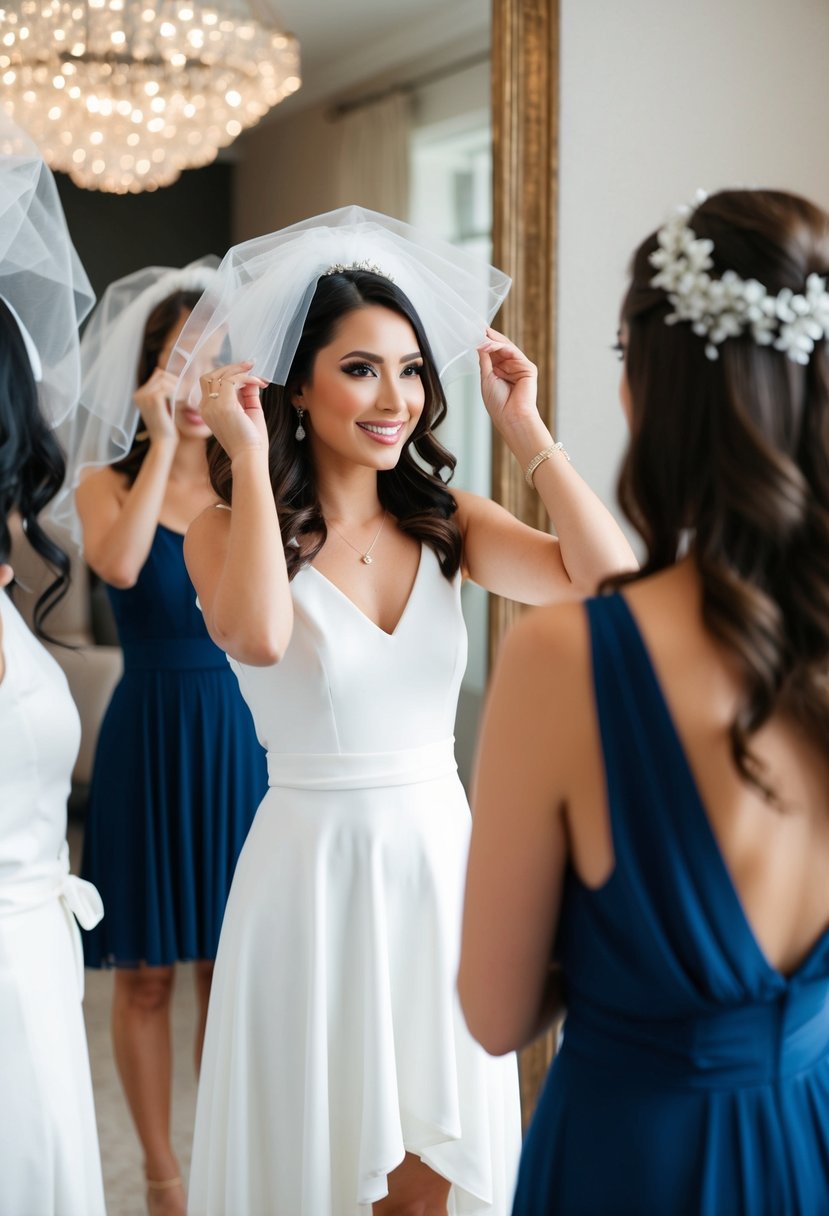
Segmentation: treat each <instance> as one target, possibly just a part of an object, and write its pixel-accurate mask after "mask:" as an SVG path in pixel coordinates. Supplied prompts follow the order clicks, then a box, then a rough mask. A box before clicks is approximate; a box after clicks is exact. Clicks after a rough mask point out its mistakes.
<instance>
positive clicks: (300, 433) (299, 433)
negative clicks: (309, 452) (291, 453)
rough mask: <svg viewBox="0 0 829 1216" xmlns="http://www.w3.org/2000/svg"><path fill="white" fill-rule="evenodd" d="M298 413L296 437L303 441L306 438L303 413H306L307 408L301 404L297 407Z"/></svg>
mask: <svg viewBox="0 0 829 1216" xmlns="http://www.w3.org/2000/svg"><path fill="white" fill-rule="evenodd" d="M296 413H297V422H298V425H297V428H296V430H295V431H294V438H295V439H298V440H299V441H300V443H301V442H302V440H303V439H304V438H305V427H304V426H303V425H302V415H303V414H304V413H305V410H304V409H303V408H302V406H301V405H300V406H298V407H297V412H296Z"/></svg>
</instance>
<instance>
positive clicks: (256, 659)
mask: <svg viewBox="0 0 829 1216" xmlns="http://www.w3.org/2000/svg"><path fill="white" fill-rule="evenodd" d="M209 632H210V636H211V637H212V638H213V641H214V642H215V643H216V645H217V646H219V647H220V648H221V649H222V650H223V651H224V652H225V654H227V655H229V656H230V658H231V659H235V660H236V661H237V662H238V663H244V664H245V666H246V667H274V666H275V665H276V664H277V663H281V662H282V659H283V658H284V657H285V652H286V650H287V649H288V644H289V642H290V640H291V630H290V629H285V628H284V627H282V628H279V627H269V626H262V627H260V628H254V629H239V628H238V626H237V627H236V628H235V629H234V628H230V629H226V630H225V629H222V628H221V625H219V624H218V623H216V622H214V624H213V627H212V628H211V629H210V631H209Z"/></svg>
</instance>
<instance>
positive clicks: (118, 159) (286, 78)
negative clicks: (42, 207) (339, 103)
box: [0, 0, 300, 194]
mask: <svg viewBox="0 0 829 1216" xmlns="http://www.w3.org/2000/svg"><path fill="white" fill-rule="evenodd" d="M0 80H2V82H3V85H4V89H3V92H2V95H0V96H1V97H2V101H3V103H4V105H5V106H6V109H7V110H8V111H9V112H10V113H11V115H12V116H13V117H14V118H15V119H16V120H17V122H18V123H19V124H20V125H21V126H22V127H24V128H25V129H26V130H27V131H28V132H29V133H30V134H31V135H32V136H33V138H34V139H35V140H36V141H37V143H38V144H39V145H40V147H41V149H42V150H43V154H44V156H45V157H46V160H47V161H48V162H49V164H50V165H51V166H52V168H53V169H60V170H62V171H63V172H64V173H68V174H69V176H70V177H71V178H72V179H73V181H75V182H76V183H77V184H78V185H79V186H84V187H86V188H87V189H92V190H108V191H114V192H116V193H119V194H123V193H126V192H127V191H132V192H136V193H137V192H139V191H141V190H155V189H157V188H158V187H159V186H167V185H169V184H170V183H171V182H174V181H175V180H176V178H177V177H178V176H179V174H180V173H181V171H182V169H192V168H197V167H198V166H200V165H206V164H209V162H210V161H212V160H213V159H214V157H215V156H216V153H217V152H218V150H219V148H222V147H225V146H226V145H227V144H229V143H232V141H233V140H234V139H235V138H236V136H237V135H239V134H240V133H241V132H242V131H243V130H244V128H245V127H249V126H252V125H253V124H254V123H256V122H258V121H259V119H260V118H261V117H262V115H263V114H265V113H266V112H267V111H268V110H269V109H270V108H271V106H275V105H276V104H277V103H278V102H280V101H282V100H283V98H285V97H287V96H288V94H290V93H293V92H295V91H296V90H297V89H298V88H299V85H300V78H299V47H298V44H297V41H296V39H295V38H294V37H293V36H292V35H290V34H285V33H283V32H282V31H280V30H277V29H275V28H274V22H273V18H272V16H270V15H269V14H267V13H266V12H263V10H262V7H261V3H257V0H252V3H247V2H246V0H216V2H215V3H213V4H208V5H202V4H198V3H195V2H194V0H138V2H137V3H133V2H132V0H23V2H22V3H16V4H11V3H10V4H7V5H6V6H5V7H0Z"/></svg>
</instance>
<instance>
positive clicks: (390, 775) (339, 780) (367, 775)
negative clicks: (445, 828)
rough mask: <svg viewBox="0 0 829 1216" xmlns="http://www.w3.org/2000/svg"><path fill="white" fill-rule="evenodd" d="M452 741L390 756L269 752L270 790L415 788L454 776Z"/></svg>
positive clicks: (377, 753)
mask: <svg viewBox="0 0 829 1216" xmlns="http://www.w3.org/2000/svg"><path fill="white" fill-rule="evenodd" d="M457 768H458V766H457V762H456V760H455V740H454V739H453V738H451V737H450V738H448V739H440V740H438V741H437V742H436V743H427V744H426V745H425V746H423V747H412V748H406V749H404V750H401V751H394V752H269V753H268V784H269V785H270V786H271V787H274V786H276V787H281V788H287V789H307V790H357V789H374V788H376V787H378V786H386V785H415V784H418V783H420V782H423V781H435V780H437V779H439V778H441V777H449V776H452V775H453V774H454V773H456V772H457Z"/></svg>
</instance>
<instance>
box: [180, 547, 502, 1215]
mask: <svg viewBox="0 0 829 1216" xmlns="http://www.w3.org/2000/svg"><path fill="white" fill-rule="evenodd" d="M292 588H293V597H294V610H295V624H294V631H293V636H292V638H291V643H290V646H289V648H288V650H287V652H286V654H285V656H284V658H283V660H282V662H281V663H279V664H278V665H276V666H274V667H268V668H254V667H246V666H243V665H241V664H238V663H235V662H234V663H233V664H232V666H233V667H234V669H235V671H236V673H237V675H238V678H239V683H240V685H241V689H242V692H243V694H244V696H245V699H246V700H247V702H248V705H249V706H250V708H251V711H252V713H253V717H254V720H255V723H256V727H257V731H258V733H259V737H260V740H261V742H262V743H263V745H264V746H265V747H266V748H267V751H268V766H269V775H270V789H269V791H268V794H267V795H266V797H265V799H264V801H263V803H262V804H261V806H260V807H259V810H258V812H257V815H256V818H255V820H254V823H253V827H252V829H251V832H250V834H249V836H248V839H247V842H246V844H245V846H244V849H243V852H242V854H241V856H240V858H239V862H238V865H237V868H236V874H235V877H234V880H233V887H232V889H231V893H230V899H229V901H228V905H227V911H226V913H225V919H224V924H223V927H222V936H221V941H220V945H219V953H218V958H217V962H216V970H215V975H214V979H213V989H212V994H211V998H210V1012H209V1017H208V1025H207V1036H206V1042H205V1048H204V1057H203V1062H202V1072H201V1083H200V1086H199V1096H198V1107H197V1114H196V1130H195V1140H194V1147H193V1159H192V1169H191V1182H190V1207H189V1210H190V1212H191V1213H192V1214H193V1216H242V1214H244V1216H366V1214H367V1213H368V1212H369V1211H370V1206H369V1205H370V1204H371V1203H372V1202H373V1201H375V1200H378V1199H380V1198H382V1197H383V1196H384V1195H385V1194H386V1193H387V1181H386V1176H387V1174H388V1173H389V1172H390V1171H391V1170H393V1169H394V1168H395V1166H397V1165H399V1164H400V1162H401V1161H402V1159H403V1155H404V1152H405V1151H409V1152H412V1153H416V1154H418V1155H419V1156H420V1157H421V1158H422V1159H423V1160H424V1161H425V1162H426V1163H427V1164H428V1165H429V1166H431V1167H432V1168H433V1169H434V1170H436V1171H437V1172H438V1173H439V1174H441V1175H443V1176H444V1177H446V1178H448V1179H449V1180H450V1181H451V1182H452V1184H453V1185H452V1189H451V1196H450V1201H449V1211H450V1213H453V1214H457V1216H473V1214H475V1216H478V1214H480V1216H484V1214H486V1216H507V1213H508V1212H509V1211H510V1207H511V1200H512V1193H513V1186H514V1181H515V1172H516V1168H517V1162H518V1155H519V1151H520V1114H519V1098H518V1078H517V1067H516V1061H515V1058H514V1057H512V1056H510V1057H506V1058H504V1059H493V1058H492V1057H490V1056H488V1055H487V1054H486V1053H485V1052H484V1051H483V1050H482V1049H481V1048H480V1047H479V1046H478V1045H477V1044H476V1043H475V1042H474V1041H473V1039H472V1038H471V1036H470V1035H469V1033H468V1031H467V1029H466V1026H465V1024H464V1021H463V1016H462V1014H461V1011H460V1007H459V1004H458V1000H457V996H456V993H455V978H456V972H457V964H458V953H459V945H460V925H461V910H462V901H463V888H464V878H465V867H466V856H467V847H468V838H469V830H470V816H469V808H468V805H467V802H466V798H465V795H464V792H463V787H462V786H461V784H460V781H459V779H458V776H457V771H456V766H455V761H454V755H453V739H452V731H453V727H454V718H455V709H456V703H457V697H458V691H459V687H460V681H461V677H462V674H463V670H464V666H465V662H466V632H465V628H464V623H463V618H462V615H461V608H460V579H459V578H455V579H454V580H453V581H452V582H450V581H448V580H447V579H446V578H445V577H444V576H443V575H442V574H441V572H440V567H439V565H438V562H437V559H436V557H435V555H434V553H433V552H432V550H431V549H429V548H428V547H426V546H424V547H423V549H422V553H421V560H420V566H419V569H418V573H417V577H416V580H415V583H414V586H413V588H412V592H411V595H410V597H409V601H408V603H407V606H406V608H405V611H404V613H403V615H402V617H401V619H400V621H399V623H398V625H397V627H396V629H395V630H394V632H393V633H392V634H388V633H386V632H384V631H383V630H382V629H380V628H378V627H377V626H376V625H375V624H374V623H373V622H371V621H370V620H369V619H368V618H367V617H366V616H365V615H364V614H363V613H362V612H361V611H360V610H359V609H358V608H357V607H356V606H355V605H354V604H353V603H352V602H351V601H350V600H349V599H348V598H347V597H346V596H345V595H344V594H343V593H342V592H341V591H339V590H338V589H337V588H336V587H335V586H334V584H333V583H331V582H330V581H329V580H328V579H326V578H325V577H324V576H323V575H322V574H320V573H319V571H317V570H316V569H314V568H313V567H306V568H305V569H304V570H302V571H301V572H300V573H299V574H298V575H297V576H296V577H295V579H294V581H293V583H292Z"/></svg>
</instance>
